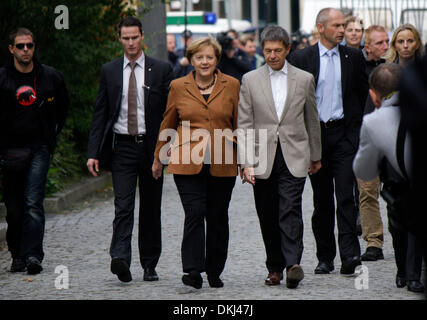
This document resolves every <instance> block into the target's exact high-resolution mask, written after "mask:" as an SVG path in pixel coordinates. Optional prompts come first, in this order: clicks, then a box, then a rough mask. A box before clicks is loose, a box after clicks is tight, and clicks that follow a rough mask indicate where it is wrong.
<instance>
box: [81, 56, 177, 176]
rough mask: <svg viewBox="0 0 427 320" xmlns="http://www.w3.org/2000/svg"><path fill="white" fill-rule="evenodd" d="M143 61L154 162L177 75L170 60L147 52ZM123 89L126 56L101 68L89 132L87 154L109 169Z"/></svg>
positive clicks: (149, 142) (145, 100)
mask: <svg viewBox="0 0 427 320" xmlns="http://www.w3.org/2000/svg"><path fill="white" fill-rule="evenodd" d="M144 60H145V66H144V72H145V86H146V87H145V91H144V113H145V127H146V139H145V140H146V142H147V148H148V150H149V156H150V158H151V160H152V161H153V160H154V148H155V146H156V143H157V137H158V135H159V130H160V124H161V122H162V120H163V113H164V112H165V110H166V103H167V98H168V93H169V85H170V82H171V81H172V80H173V76H174V75H173V71H172V67H171V66H170V64H169V63H167V62H163V61H160V60H156V59H153V58H150V57H148V56H147V55H145V59H144ZM148 88H149V89H148ZM122 89H123V57H121V58H118V59H116V60H114V61H111V62H109V63H106V64H104V65H103V66H102V67H101V78H100V81H99V91H98V98H97V100H96V104H95V109H94V112H93V118H92V126H91V130H90V134H89V143H88V152H87V157H88V158H89V159H91V158H92V159H98V160H100V163H101V165H102V166H103V167H105V168H109V167H110V165H111V156H112V149H113V148H112V136H113V126H114V124H115V123H116V122H117V119H118V117H119V113H120V107H121V101H122Z"/></svg>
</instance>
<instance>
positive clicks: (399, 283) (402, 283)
mask: <svg viewBox="0 0 427 320" xmlns="http://www.w3.org/2000/svg"><path fill="white" fill-rule="evenodd" d="M396 286H397V287H398V288H403V287H404V286H406V279H405V278H404V277H399V276H397V275H396Z"/></svg>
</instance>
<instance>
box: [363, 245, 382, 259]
mask: <svg viewBox="0 0 427 320" xmlns="http://www.w3.org/2000/svg"><path fill="white" fill-rule="evenodd" d="M360 258H361V260H362V261H377V260H382V259H384V255H383V250H382V249H380V248H376V247H368V248H366V252H365V253H364V254H362V255H361V257H360Z"/></svg>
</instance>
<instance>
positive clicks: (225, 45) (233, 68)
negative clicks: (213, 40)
mask: <svg viewBox="0 0 427 320" xmlns="http://www.w3.org/2000/svg"><path fill="white" fill-rule="evenodd" d="M232 35H233V33H232V32H228V33H227V32H221V33H219V34H218V36H217V40H218V42H219V44H220V45H221V47H222V54H221V59H220V61H219V64H218V69H219V70H221V72H223V73H225V74H227V75H229V76H232V77H234V78H236V79H237V80H239V81H240V82H242V77H243V75H244V74H245V73H246V72H249V71H251V70H252V67H251V62H250V59H249V56H248V55H247V53H246V52H244V51H243V50H241V49H240V48H238V47H237V44H236V41H235V40H236V39H235V38H234V37H233V36H232ZM237 41H238V40H237Z"/></svg>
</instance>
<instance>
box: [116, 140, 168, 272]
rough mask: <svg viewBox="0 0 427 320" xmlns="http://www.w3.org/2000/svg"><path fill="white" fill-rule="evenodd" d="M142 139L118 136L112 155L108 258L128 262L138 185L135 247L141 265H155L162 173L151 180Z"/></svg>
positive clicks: (159, 250)
mask: <svg viewBox="0 0 427 320" xmlns="http://www.w3.org/2000/svg"><path fill="white" fill-rule="evenodd" d="M149 153H150V151H149V150H148V149H147V147H146V142H145V141H143V142H140V143H136V142H135V141H131V140H128V141H126V140H122V139H118V138H117V136H116V140H115V150H114V152H113V158H112V168H111V169H112V170H111V172H112V177H113V188H114V207H115V217H114V221H113V237H112V240H111V246H110V255H111V257H112V258H121V259H124V260H125V261H126V262H127V263H128V265H129V266H130V264H131V239H132V230H133V223H134V209H135V192H136V186H137V184H138V187H139V224H138V227H139V228H138V248H139V259H140V262H141V265H142V267H143V268H144V269H145V268H147V267H151V268H155V267H156V265H157V262H158V261H159V258H160V253H161V249H162V245H161V217H160V209H161V201H162V187H163V176H162V177H161V178H159V179H158V180H155V179H154V178H153V175H152V171H151V167H152V161H151V160H150V159H151V157H150V156H149Z"/></svg>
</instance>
